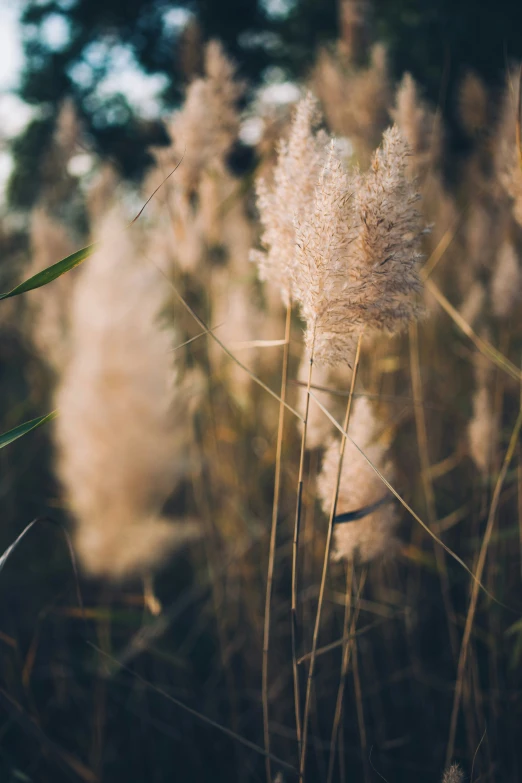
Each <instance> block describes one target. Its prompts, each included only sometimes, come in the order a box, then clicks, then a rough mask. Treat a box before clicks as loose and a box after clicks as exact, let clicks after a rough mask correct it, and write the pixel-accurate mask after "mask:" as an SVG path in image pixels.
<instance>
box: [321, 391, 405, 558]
mask: <svg viewBox="0 0 522 783" xmlns="http://www.w3.org/2000/svg"><path fill="white" fill-rule="evenodd" d="M349 433H350V435H351V437H352V438H353V440H354V441H355V443H356V444H357V445H358V446H359V447H360V448H361V449H362V450H363V452H364V453H365V454H366V456H367V457H368V459H370V460H371V462H372V463H373V464H374V465H375V467H376V468H378V469H379V470H380V472H381V473H382V474H383V475H384V477H385V478H386V479H387V480H388V481H393V474H394V469H393V465H392V463H391V462H390V460H389V458H388V456H387V449H386V446H385V445H384V444H383V443H382V442H380V441H379V434H380V433H379V426H378V422H377V420H376V418H375V415H374V413H373V410H372V407H371V405H370V402H369V401H368V399H367V398H366V397H361V398H359V399H357V400H356V401H355V403H354V405H353V409H352V415H351V418H350V425H349ZM338 464H339V441H338V440H337V439H335V440H332V441H331V443H330V445H329V447H328V449H327V451H326V453H325V456H324V460H323V466H322V470H321V474H320V476H319V479H318V493H319V497H320V498H321V502H322V506H323V510H324V511H325V513H327V514H328V513H329V512H330V504H331V502H332V497H333V490H334V486H335V482H336V478H337V466H338ZM387 492H388V490H387V489H386V487H385V485H384V484H383V483H382V481H381V479H380V478H379V476H377V474H376V473H375V471H374V470H373V469H372V468H371V467H370V465H368V463H367V462H366V460H365V459H364V457H363V456H362V454H360V452H359V451H358V450H357V449H356V448H355V446H354V445H353V443H352V442H351V440H349V439H348V440H347V441H346V449H345V453H344V459H343V466H342V473H341V482H340V486H339V496H338V500H337V514H343V513H346V512H349V511H357V510H359V509H362V508H365V507H366V506H371V505H372V504H375V503H377V502H378V501H380V500H381V499H382V498H384V497H385V496H386V494H387ZM397 524H398V518H397V514H396V511H395V508H394V506H393V504H391V503H384V504H383V505H381V506H379V507H378V508H376V509H375V510H374V511H373V512H371V513H370V514H368V515H367V516H366V517H363V518H362V519H360V520H357V521H354V522H346V523H340V524H338V525H336V527H335V529H334V549H333V553H332V558H333V559H334V560H349V561H350V560H357V561H358V562H363V563H365V562H370V561H371V560H375V559H377V558H379V557H383V556H384V555H387V554H389V553H391V552H392V551H393V550H394V549H395V548H396V546H397V539H396V538H395V529H396V527H397Z"/></svg>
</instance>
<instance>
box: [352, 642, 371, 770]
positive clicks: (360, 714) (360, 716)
mask: <svg viewBox="0 0 522 783" xmlns="http://www.w3.org/2000/svg"><path fill="white" fill-rule="evenodd" d="M352 662H353V663H352V666H353V686H354V690H355V707H356V711H357V723H358V725H359V737H360V740H361V757H362V761H363V769H364V780H365V783H369V780H370V770H369V769H368V739H367V736H366V726H365V725H364V709H363V700H362V689H361V678H360V677H359V654H358V652H357V639H354V640H353V656H352Z"/></svg>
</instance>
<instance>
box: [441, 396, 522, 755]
mask: <svg viewBox="0 0 522 783" xmlns="http://www.w3.org/2000/svg"><path fill="white" fill-rule="evenodd" d="M521 427H522V406H521V408H520V410H519V413H518V417H517V420H516V422H515V427H514V429H513V432H512V434H511V439H510V441H509V446H508V449H507V452H506V456H505V457H504V462H503V464H502V469H501V471H500V474H499V477H498V479H497V483H496V485H495V491H494V492H493V498H492V501H491V506H490V509H489V515H488V521H487V525H486V531H485V533H484V538H483V539H482V545H481V547H480V553H479V558H478V564H477V569H476V571H475V579H474V582H473V589H472V593H471V600H470V604H469V609H468V614H467V617H466V625H465V628H464V635H463V638H462V646H461V648H460V657H459V663H458V667H457V682H456V684H455V695H454V697H453V709H452V712H451V720H450V732H449V738H448V747H447V752H446V766H448V765H449V763H450V761H451V758H452V756H453V749H454V745H455V735H456V732H457V718H458V714H459V708H460V700H461V697H462V691H463V685H464V672H465V668H466V662H467V657H468V648H469V642H470V639H471V630H472V628H473V620H474V619H475V611H476V609H477V600H478V594H479V588H480V583H481V579H482V573H483V571H484V566H485V563H486V555H487V551H488V546H489V543H490V541H491V536H492V534H493V526H494V524H495V517H496V514H497V510H498V506H499V502H500V493H501V492H502V487H503V485H504V481H505V479H506V475H507V472H508V469H509V465H510V463H511V460H512V458H513V454H514V453H515V449H516V446H517V441H518V436H519V433H520V428H521ZM488 595H489V593H488Z"/></svg>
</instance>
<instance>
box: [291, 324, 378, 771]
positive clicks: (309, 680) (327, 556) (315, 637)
mask: <svg viewBox="0 0 522 783" xmlns="http://www.w3.org/2000/svg"><path fill="white" fill-rule="evenodd" d="M361 344H362V333H361V335H360V336H359V339H358V341H357V351H356V354H355V361H354V366H353V374H352V382H351V387H350V396H349V397H348V400H347V403H346V414H345V417H344V425H343V431H344V432H347V430H348V425H349V423H350V413H351V409H352V399H353V391H354V389H355V379H356V377H357V370H358V367H359V359H360V356H361ZM344 432H343V435H342V436H341V445H340V449H339V465H338V468H337V477H336V482H335V487H334V495H333V498H332V504H331V508H330V518H329V520H328V533H327V538H326V549H325V553H324V563H323V572H322V576H321V587H320V590H319V601H318V604H317V613H316V617H315V627H314V635H313V639H312V655H311V658H310V667H309V669H308V678H307V681H306V696H305V708H304V717H303V742H302V748H301V760H300V765H299V774H300V776H301V779H303V778H304V772H305V767H306V745H307V739H308V721H309V717H310V706H311V696H312V686H313V677H314V672H315V661H316V657H317V643H318V640H319V628H320V625H321V614H322V608H323V601H324V592H325V587H326V575H327V572H328V563H329V560H330V546H331V542H332V534H333V526H334V517H335V512H336V508H337V497H338V495H339V486H340V483H341V472H342V467H343V457H344V450H345V446H346V435H345V434H344Z"/></svg>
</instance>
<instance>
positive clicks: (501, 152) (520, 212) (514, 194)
mask: <svg viewBox="0 0 522 783" xmlns="http://www.w3.org/2000/svg"><path fill="white" fill-rule="evenodd" d="M519 84H520V73H519V69H516V70H514V71H512V72H510V73H508V77H507V86H506V90H505V94H504V101H503V106H502V111H501V116H500V120H499V123H498V128H497V132H496V139H495V144H494V148H493V149H494V161H495V168H496V171H497V177H498V181H499V182H500V185H501V186H502V189H503V190H504V192H505V194H507V196H508V197H509V198H510V200H511V203H512V207H513V217H514V218H515V220H516V221H517V223H519V224H520V225H521V226H522V150H520V149H518V147H517V139H516V127H517V111H518V100H517V96H518V95H519Z"/></svg>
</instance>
